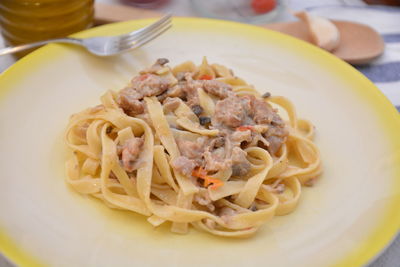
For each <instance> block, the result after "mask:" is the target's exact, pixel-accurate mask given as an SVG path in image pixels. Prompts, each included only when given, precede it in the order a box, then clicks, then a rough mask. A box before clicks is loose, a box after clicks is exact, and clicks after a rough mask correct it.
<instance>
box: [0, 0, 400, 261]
mask: <svg viewBox="0 0 400 267" xmlns="http://www.w3.org/2000/svg"><path fill="white" fill-rule="evenodd" d="M297 11H306V12H307V13H308V14H311V15H313V16H319V17H323V18H327V19H331V20H339V21H350V22H356V23H361V24H363V25H366V26H368V27H370V28H371V29H373V30H374V31H376V32H377V33H378V36H379V37H380V38H381V40H383V42H384V46H382V49H383V48H384V51H383V50H382V52H383V53H380V54H379V55H380V56H378V57H374V58H370V59H368V62H365V63H363V64H354V66H355V67H356V68H357V69H358V70H359V71H361V72H362V73H363V74H364V75H366V76H367V77H368V78H369V79H370V80H371V81H373V82H374V83H375V84H376V85H377V87H378V88H379V89H380V90H381V91H382V92H383V93H384V94H385V95H386V96H387V97H388V98H389V99H390V100H391V101H392V103H393V104H394V105H395V106H396V107H397V109H398V110H400V0H96V1H94V0H0V30H1V34H0V49H1V48H3V47H6V46H16V45H19V44H24V43H29V42H35V41H39V40H46V39H51V38H57V37H63V36H67V35H70V34H72V33H74V32H78V31H81V30H84V29H87V28H90V27H93V26H97V25H101V24H105V23H112V22H117V21H124V20H131V19H141V18H151V17H157V16H161V15H162V14H165V13H171V14H173V15H175V16H185V17H189V16H193V17H210V18H217V19H225V20H233V21H239V22H243V23H251V24H256V25H260V26H262V27H267V28H272V29H277V30H279V31H282V29H283V28H282V27H283V26H282V25H283V24H280V23H290V22H296V21H299V18H298V17H296V16H294V13H295V12H297ZM285 25H288V24H285ZM285 25H284V26H285ZM285 27H286V26H285ZM291 34H292V35H299V33H298V32H296V30H293V31H292V32H291ZM358 34H359V32H358V31H357V30H353V32H352V33H351V34H350V37H351V36H353V39H351V38H350V39H349V40H350V41H349V43H348V44H349V45H350V46H351V45H352V42H357V41H358V43H357V45H360V46H359V47H358V46H357V47H355V49H358V50H360V49H364V48H365V47H368V46H369V47H370V46H371V42H372V39H371V40H370V39H365V40H364V39H363V40H362V42H360V40H357V38H358V37H357V36H358ZM299 36H300V35H299ZM344 37H345V36H342V38H344ZM303 39H304V38H303ZM306 39H307V38H306ZM314 44H315V42H314ZM328 51H329V50H328ZM331 52H332V53H333V54H335V53H334V50H332V51H331ZM356 52H357V50H356ZM22 56H24V54H18V55H6V56H0V73H1V72H3V71H4V70H6V69H7V68H8V67H9V66H11V65H12V64H13V63H15V62H16V61H17V60H19V58H21V57H22ZM399 265H400V238H399V237H398V238H397V239H396V240H395V241H394V243H393V244H392V245H391V246H390V247H389V248H388V249H387V250H386V251H385V252H384V253H383V254H382V255H381V256H380V257H379V258H378V259H376V261H375V262H374V263H373V264H372V265H371V266H373V267H377V266H384V267H389V266H390V267H391V266H399ZM0 266H12V265H11V264H9V263H8V262H7V261H6V260H5V259H4V258H2V257H1V255H0Z"/></svg>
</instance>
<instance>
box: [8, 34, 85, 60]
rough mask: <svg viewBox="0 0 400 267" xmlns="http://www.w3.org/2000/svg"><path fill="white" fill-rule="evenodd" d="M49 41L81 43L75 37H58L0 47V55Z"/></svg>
mask: <svg viewBox="0 0 400 267" xmlns="http://www.w3.org/2000/svg"><path fill="white" fill-rule="evenodd" d="M49 43H70V44H78V45H81V44H82V40H80V39H76V38H58V39H50V40H45V41H39V42H36V43H30V44H24V45H18V46H13V47H12V46H9V47H5V48H3V49H0V56H3V55H7V54H13V53H17V52H20V51H23V50H27V49H32V48H35V47H38V46H42V45H45V44H49Z"/></svg>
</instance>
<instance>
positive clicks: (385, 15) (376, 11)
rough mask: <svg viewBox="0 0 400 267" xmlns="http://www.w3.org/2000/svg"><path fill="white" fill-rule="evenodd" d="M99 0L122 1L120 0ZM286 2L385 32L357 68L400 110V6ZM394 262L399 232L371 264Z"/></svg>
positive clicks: (183, 4)
mask: <svg viewBox="0 0 400 267" xmlns="http://www.w3.org/2000/svg"><path fill="white" fill-rule="evenodd" d="M0 1H1V0H0ZM97 1H98V2H103V3H119V2H120V1H118V0H97ZM286 3H287V5H288V6H289V7H290V9H292V10H301V9H307V10H308V11H310V12H311V13H315V14H318V15H322V16H325V17H328V18H333V19H342V20H355V21H358V22H361V23H365V24H369V25H370V26H372V27H374V28H375V29H376V30H377V31H378V32H380V33H381V34H383V37H384V40H385V42H386V51H385V54H384V55H383V56H382V57H381V58H380V59H378V60H376V61H374V62H373V63H372V64H370V65H368V66H364V67H359V68H358V69H359V70H360V71H361V72H363V73H364V74H365V75H366V76H367V77H368V78H370V79H371V80H372V81H373V82H375V84H376V85H377V86H378V88H380V89H381V90H382V91H383V93H384V94H386V96H387V97H388V98H389V99H390V100H391V101H392V103H393V104H394V105H395V106H396V107H397V108H398V109H399V110H400V9H392V8H387V7H381V8H375V7H374V8H371V7H367V6H366V5H365V4H364V3H363V2H362V1H360V0H324V1H321V0H287V1H286ZM159 10H161V11H165V12H170V13H172V14H174V15H181V16H196V14H195V13H194V11H193V10H192V9H191V6H190V2H189V1H187V0H170V1H169V2H168V3H167V4H166V5H164V6H162V7H160V8H159ZM283 17H284V16H283ZM2 46H3V42H2V39H1V36H0V47H2ZM14 62H15V61H14V59H13V58H12V57H11V56H3V57H0V73H1V72H2V71H4V70H5V69H6V68H8V67H9V66H10V65H11V64H13V63H14ZM399 212H400V211H399ZM0 266H4V267H10V266H12V265H11V264H10V263H8V262H7V260H6V259H4V258H3V257H1V255H0ZM392 266H400V236H398V237H397V238H396V239H395V240H394V242H393V243H392V244H391V245H389V246H388V248H387V249H386V250H385V251H384V252H382V254H381V255H380V256H379V257H378V258H377V259H376V260H375V261H374V262H373V263H371V264H370V267H392Z"/></svg>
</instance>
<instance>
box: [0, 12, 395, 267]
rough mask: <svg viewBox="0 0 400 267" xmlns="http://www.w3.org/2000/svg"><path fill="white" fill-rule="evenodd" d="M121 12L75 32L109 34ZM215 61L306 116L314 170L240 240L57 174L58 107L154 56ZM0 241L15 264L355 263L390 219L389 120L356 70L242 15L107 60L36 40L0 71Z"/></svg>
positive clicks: (131, 25) (386, 236)
mask: <svg viewBox="0 0 400 267" xmlns="http://www.w3.org/2000/svg"><path fill="white" fill-rule="evenodd" d="M150 22H151V21H150V20H139V21H131V22H125V23H119V24H113V25H107V26H103V27H100V28H95V29H92V30H89V31H86V32H83V33H80V34H78V35H77V36H79V37H89V36H96V35H115V34H121V33H125V32H129V31H131V30H133V29H137V28H140V27H143V26H145V25H147V24H149V23H150ZM203 56H207V57H208V60H209V62H212V63H220V64H224V65H226V66H228V67H230V68H232V69H233V70H234V71H235V73H236V75H238V76H239V77H242V78H243V79H245V80H246V81H248V82H249V83H251V84H254V85H255V87H256V88H258V90H259V91H270V92H271V93H272V94H273V95H283V96H287V97H288V98H290V99H291V100H292V101H293V102H294V104H295V106H296V107H297V112H298V115H299V116H300V117H303V118H307V119H309V120H311V121H312V122H313V123H314V124H315V126H316V139H315V142H316V143H317V145H318V146H319V148H320V150H321V157H322V161H323V165H324V173H323V175H322V176H321V179H320V180H319V181H318V183H317V184H316V185H315V186H314V187H312V188H303V194H302V198H301V201H300V204H299V207H298V208H297V209H296V210H295V211H294V212H293V213H291V214H289V215H286V216H281V217H275V218H273V220H271V221H270V222H268V223H266V224H265V225H264V226H263V227H262V228H261V230H260V231H259V232H258V233H257V234H256V235H255V236H253V237H252V238H249V239H229V238H220V237H214V236H211V235H209V234H206V233H202V232H198V231H195V230H191V232H190V233H189V234H188V235H177V234H173V233H171V232H169V228H168V227H167V226H165V227H160V228H157V229H154V228H153V227H152V226H151V225H150V224H149V223H147V222H146V220H145V217H142V216H140V215H135V214H133V213H131V212H124V211H116V210H112V209H109V208H107V207H106V206H105V205H103V204H102V203H101V202H100V201H98V200H95V199H92V198H88V197H84V196H81V195H79V194H77V193H76V192H74V191H72V190H71V189H70V188H68V187H67V186H66V184H65V183H64V160H65V146H64V143H63V139H62V138H63V131H64V129H65V127H66V125H67V122H68V118H69V116H70V115H71V114H72V113H75V112H78V111H80V110H82V109H84V108H86V107H88V106H89V105H96V104H97V103H99V97H100V95H101V94H103V93H104V92H105V91H106V90H108V89H115V90H117V89H120V88H122V87H123V86H124V85H125V84H126V83H127V82H128V81H129V80H130V79H131V77H132V76H133V75H134V74H135V73H137V72H138V71H139V70H140V69H142V68H144V67H146V66H148V65H149V64H151V63H152V62H154V60H155V59H157V58H159V57H166V58H168V59H170V61H171V63H170V64H171V65H176V64H178V63H181V62H183V61H186V60H193V61H194V62H197V63H200V62H201V59H202V57H203ZM0 94H1V100H0V122H1V131H0V136H1V138H0V148H1V154H0V170H1V175H0V183H1V185H0V211H1V212H0V229H1V230H0V249H1V251H2V252H3V253H4V254H5V255H6V256H7V257H9V258H10V259H11V260H12V261H14V262H16V263H17V264H20V265H22V266H34V265H47V266H132V265H134V266H161V265H162V266H196V265H208V266H337V265H339V266H359V265H363V264H365V263H367V262H369V261H371V260H372V259H373V258H374V257H375V256H376V255H378V253H379V252H380V251H381V250H382V249H384V247H385V246H387V245H388V243H389V242H390V240H392V238H393V237H394V235H395V234H396V232H397V230H398V228H399V225H400V213H399V212H398V211H399V210H400V158H399V156H400V138H398V135H399V133H400V120H399V115H398V114H397V111H396V110H395V109H394V108H393V107H392V106H391V104H390V102H389V101H388V100H387V99H386V98H385V97H384V96H383V95H382V93H381V92H380V91H379V90H378V89H377V88H376V87H375V86H374V85H373V84H372V83H371V82H370V81H368V80H367V79H366V78H365V77H364V76H362V75H361V74H360V73H359V72H357V71H356V70H355V69H353V68H352V67H351V66H349V65H347V64H346V63H344V62H342V61H340V60H339V59H336V58H335V57H333V56H331V55H330V54H328V53H326V52H324V51H322V50H320V49H317V48H315V47H313V46H311V45H309V44H307V43H304V42H301V41H297V40H295V39H293V38H290V37H287V36H284V35H281V34H279V33H274V32H271V31H267V30H264V29H261V28H258V27H255V26H249V25H244V24H238V23H232V22H224V21H217V20H208V19H192V18H180V19H175V20H174V27H173V28H172V29H171V30H170V31H168V32H167V33H166V34H164V35H162V36H161V37H160V38H158V39H156V40H154V41H153V42H151V43H150V44H148V45H146V47H144V48H141V49H139V50H136V51H133V52H130V53H127V54H123V55H120V56H117V57H113V58H99V57H95V56H92V55H90V54H88V53H87V52H85V51H84V50H83V49H81V48H79V47H74V46H68V45H49V46H46V47H44V48H42V49H39V50H37V51H36V52H34V53H32V54H31V55H29V56H27V57H25V58H24V59H22V60H20V61H19V62H18V63H17V64H15V65H14V66H12V67H11V68H10V69H9V70H7V71H6V72H5V73H3V74H2V75H1V76H0Z"/></svg>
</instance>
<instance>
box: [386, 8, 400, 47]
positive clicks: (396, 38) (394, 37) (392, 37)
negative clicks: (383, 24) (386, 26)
mask: <svg viewBox="0 0 400 267" xmlns="http://www.w3.org/2000/svg"><path fill="white" fill-rule="evenodd" d="M399 16H400V15H399ZM399 20H400V19H399ZM399 28H400V21H399ZM382 38H383V40H384V41H385V43H400V33H391V34H382Z"/></svg>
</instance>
